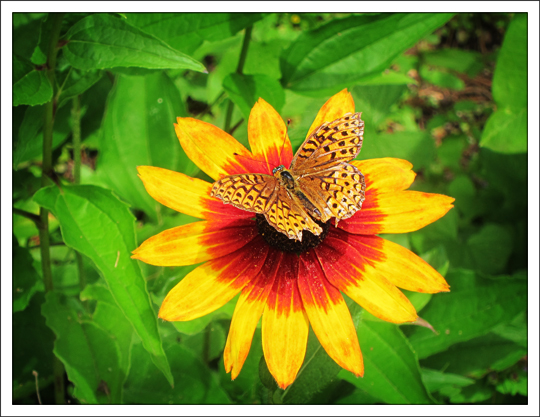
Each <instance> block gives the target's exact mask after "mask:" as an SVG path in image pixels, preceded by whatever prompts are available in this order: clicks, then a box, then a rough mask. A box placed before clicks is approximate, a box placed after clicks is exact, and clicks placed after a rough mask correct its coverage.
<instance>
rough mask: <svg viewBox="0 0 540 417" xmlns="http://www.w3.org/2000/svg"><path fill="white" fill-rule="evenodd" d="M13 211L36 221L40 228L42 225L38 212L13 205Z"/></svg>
mask: <svg viewBox="0 0 540 417" xmlns="http://www.w3.org/2000/svg"><path fill="white" fill-rule="evenodd" d="M13 213H14V214H18V215H19V216H23V217H26V218H27V219H30V220H32V221H33V222H34V223H35V225H36V227H37V228H38V229H39V227H40V225H41V218H40V217H39V216H38V215H37V214H34V213H29V212H28V211H24V210H21V209H18V208H17V207H13Z"/></svg>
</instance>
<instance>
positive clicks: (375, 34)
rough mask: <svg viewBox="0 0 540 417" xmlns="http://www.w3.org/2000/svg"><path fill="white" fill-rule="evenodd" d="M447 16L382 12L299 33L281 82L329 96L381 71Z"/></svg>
mask: <svg viewBox="0 0 540 417" xmlns="http://www.w3.org/2000/svg"><path fill="white" fill-rule="evenodd" d="M451 17H452V15H451V14H416V13H415V14H384V15H378V16H351V17H348V18H345V19H335V20H333V21H331V22H330V23H328V24H325V25H323V26H321V27H319V28H317V29H315V30H312V31H309V32H305V33H302V34H301V35H300V36H299V37H298V38H297V39H296V41H294V42H293V43H292V45H291V46H290V47H289V48H288V49H287V50H286V51H285V52H284V53H283V55H282V60H281V72H282V74H283V78H282V84H283V85H284V87H286V88H290V89H292V90H295V91H298V92H313V91H317V90H318V91H319V92H320V93H321V94H323V93H324V94H328V92H329V91H332V92H336V91H338V90H339V89H341V88H344V87H350V86H351V85H353V84H355V83H356V82H357V81H358V80H360V79H362V78H363V77H365V76H368V75H372V74H379V73H381V72H382V71H383V70H384V69H386V68H387V67H388V66H389V65H390V63H391V62H392V61H393V60H394V59H395V58H396V57H397V56H398V55H399V54H400V53H402V52H403V51H405V50H407V49H408V48H410V47H412V46H413V45H414V44H415V43H416V42H417V41H418V40H420V39H421V38H423V37H424V36H426V35H428V34H430V33H431V32H433V31H434V30H435V29H437V28H438V27H439V26H441V25H443V24H444V23H445V22H447V21H448V20H449V19H450V18H451Z"/></svg>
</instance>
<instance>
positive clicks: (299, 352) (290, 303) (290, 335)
mask: <svg viewBox="0 0 540 417" xmlns="http://www.w3.org/2000/svg"><path fill="white" fill-rule="evenodd" d="M297 271H298V257H297V256H296V254H284V261H283V262H282V266H281V269H280V271H279V275H278V277H277V279H276V280H275V281H274V286H273V287H272V291H271V292H270V295H269V297H268V300H267V302H266V307H265V309H264V313H263V319H262V347H263V351H264V359H265V360H266V364H267V365H268V370H269V371H270V373H271V374H272V376H273V377H274V378H275V380H276V381H277V384H278V386H279V387H280V388H281V389H285V388H287V387H288V386H289V385H291V384H292V383H293V382H294V379H295V378H296V375H297V374H298V371H299V370H300V367H301V366H302V363H303V362H304V357H305V355H306V346H307V339H308V333H309V321H308V319H307V317H306V314H305V312H304V308H303V306H302V298H301V296H300V292H299V290H298V285H297V280H296V277H297V276H298V272H297Z"/></svg>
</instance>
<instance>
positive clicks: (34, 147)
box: [13, 106, 71, 169]
mask: <svg viewBox="0 0 540 417" xmlns="http://www.w3.org/2000/svg"><path fill="white" fill-rule="evenodd" d="M44 111H45V109H44V106H29V107H27V108H26V111H25V113H24V119H23V122H22V123H21V126H20V128H19V137H18V140H17V143H16V144H15V149H14V150H13V167H14V168H15V169H17V166H18V165H19V164H20V163H21V162H26V161H29V160H32V159H35V158H39V157H41V155H42V153H43V121H44ZM69 117H70V108H69V107H63V108H60V109H58V111H57V112H56V116H55V122H54V130H53V140H52V142H53V143H52V149H53V150H54V149H56V148H58V147H59V146H60V145H61V144H62V143H63V142H64V141H65V140H66V138H67V137H68V135H69V134H70V133H71V127H70V125H69Z"/></svg>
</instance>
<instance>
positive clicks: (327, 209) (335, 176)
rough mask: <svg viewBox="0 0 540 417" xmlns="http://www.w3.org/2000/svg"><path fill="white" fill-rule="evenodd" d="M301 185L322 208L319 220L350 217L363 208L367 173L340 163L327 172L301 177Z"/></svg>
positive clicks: (308, 196) (319, 207)
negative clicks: (365, 175)
mask: <svg viewBox="0 0 540 417" xmlns="http://www.w3.org/2000/svg"><path fill="white" fill-rule="evenodd" d="M297 181H298V186H299V187H300V189H301V190H302V192H303V193H304V194H305V195H306V197H307V198H308V199H309V200H310V201H311V202H312V203H313V205H314V206H316V207H317V208H318V209H319V212H320V213H321V215H320V219H319V220H321V221H323V222H325V223H326V221H327V220H328V219H330V218H331V217H335V218H336V224H337V221H339V220H344V219H348V218H349V217H351V216H352V215H354V213H356V212H357V211H358V210H360V209H361V208H362V203H363V202H364V199H365V193H366V183H365V181H364V175H362V173H361V172H360V170H359V169H358V168H356V167H355V166H354V165H351V164H348V163H345V162H344V163H341V164H339V165H338V166H336V167H334V168H332V169H328V170H326V171H318V172H316V173H315V174H311V175H305V176H303V177H300V178H298V180H297Z"/></svg>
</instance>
